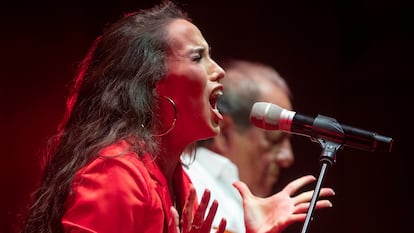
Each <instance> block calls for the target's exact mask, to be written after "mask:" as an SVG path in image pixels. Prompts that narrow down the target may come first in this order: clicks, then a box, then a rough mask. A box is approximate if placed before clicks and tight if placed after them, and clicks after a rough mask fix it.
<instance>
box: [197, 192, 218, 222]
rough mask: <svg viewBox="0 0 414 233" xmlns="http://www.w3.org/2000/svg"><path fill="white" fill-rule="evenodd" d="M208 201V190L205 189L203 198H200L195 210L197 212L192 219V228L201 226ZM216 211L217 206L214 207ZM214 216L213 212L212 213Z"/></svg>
mask: <svg viewBox="0 0 414 233" xmlns="http://www.w3.org/2000/svg"><path fill="white" fill-rule="evenodd" d="M209 201H210V190H208V189H206V190H205V191H204V193H203V197H202V198H201V202H200V204H199V206H198V208H197V211H196V213H195V215H194V219H193V222H192V224H191V225H192V226H198V227H201V225H202V224H203V220H204V216H205V213H206V210H207V207H208V203H209ZM216 204H217V203H216ZM216 210H217V206H216ZM214 214H215V212H214Z"/></svg>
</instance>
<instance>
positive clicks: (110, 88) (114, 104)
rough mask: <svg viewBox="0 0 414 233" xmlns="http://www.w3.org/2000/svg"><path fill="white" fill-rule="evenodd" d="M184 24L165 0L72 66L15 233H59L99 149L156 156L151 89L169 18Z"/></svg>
mask: <svg viewBox="0 0 414 233" xmlns="http://www.w3.org/2000/svg"><path fill="white" fill-rule="evenodd" d="M177 18H182V19H186V20H189V21H190V19H189V17H188V15H187V14H186V13H185V12H184V11H183V10H182V9H180V8H179V7H178V6H177V4H175V3H173V2H171V1H165V2H163V3H161V4H159V5H157V6H155V7H153V8H151V9H146V10H141V11H137V12H135V13H130V14H127V15H125V16H124V17H122V18H121V19H119V20H118V21H116V22H115V23H113V24H111V25H109V26H108V27H106V28H105V29H104V32H103V34H102V35H101V36H100V37H98V38H97V39H96V40H95V41H94V43H93V45H92V46H91V48H90V50H89V51H88V53H87V55H86V56H85V58H84V60H83V61H82V62H81V64H80V65H79V68H78V71H77V73H76V75H75V79H74V80H73V84H72V87H71V89H70V93H69V97H68V99H67V104H66V112H65V115H64V117H63V119H62V122H61V124H60V125H59V127H58V132H57V134H56V136H54V137H53V138H51V140H50V142H49V145H48V147H47V150H46V153H45V163H44V165H45V166H44V173H43V177H42V182H41V184H40V187H39V189H38V190H37V191H36V192H35V193H34V195H33V197H34V200H33V204H32V206H31V207H30V208H29V210H28V214H27V218H26V220H25V222H24V224H23V227H22V231H21V232H22V233H29V232H38V233H46V232H48V233H49V232H53V233H56V232H63V231H64V230H63V226H62V224H61V222H60V220H61V218H62V216H63V212H64V203H65V200H66V198H67V197H68V195H69V194H70V193H71V184H72V180H73V178H74V175H75V173H76V172H77V171H78V170H79V169H80V168H81V167H83V166H85V165H86V164H87V163H88V162H90V161H91V160H93V159H94V158H95V157H96V156H97V153H98V152H99V151H100V150H101V149H102V148H103V147H105V146H108V145H110V144H111V143H114V142H116V141H118V140H121V139H124V140H127V141H128V142H129V143H130V144H131V145H132V146H133V148H134V149H135V151H136V152H137V154H138V155H142V154H143V153H144V152H150V153H153V154H155V155H156V153H157V141H156V138H155V137H152V135H153V133H152V132H153V130H154V129H155V128H156V127H157V123H158V122H157V117H156V114H155V110H156V108H157V106H158V96H157V94H156V93H155V91H154V87H155V84H156V83H157V82H158V81H159V80H160V79H162V78H163V77H164V76H165V73H166V62H165V61H166V55H167V54H168V50H169V46H168V43H167V41H168V38H167V36H166V26H167V25H168V24H169V23H170V22H171V21H172V20H174V19H177Z"/></svg>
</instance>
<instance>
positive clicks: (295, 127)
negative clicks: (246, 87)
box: [250, 102, 393, 152]
mask: <svg viewBox="0 0 414 233" xmlns="http://www.w3.org/2000/svg"><path fill="white" fill-rule="evenodd" d="M250 122H251V123H252V124H253V125H255V126H257V127H259V128H262V129H267V130H282V131H286V132H290V133H293V134H298V135H302V136H307V137H310V138H311V139H325V140H330V141H331V142H336V143H339V144H341V145H342V146H348V147H352V148H356V149H361V150H367V151H371V152H373V151H384V152H391V149H392V144H393V139H392V138H390V137H386V136H382V135H379V134H377V133H375V132H370V131H367V130H363V129H358V128H355V127H352V126H347V125H343V124H340V123H338V122H337V121H336V119H334V118H331V117H327V116H323V115H318V116H317V117H316V118H313V117H309V116H304V115H301V114H298V113H296V112H293V111H289V110H287V109H284V108H281V107H279V106H278V105H275V104H272V103H267V102H256V103H255V104H254V105H253V107H252V110H251V112H250Z"/></svg>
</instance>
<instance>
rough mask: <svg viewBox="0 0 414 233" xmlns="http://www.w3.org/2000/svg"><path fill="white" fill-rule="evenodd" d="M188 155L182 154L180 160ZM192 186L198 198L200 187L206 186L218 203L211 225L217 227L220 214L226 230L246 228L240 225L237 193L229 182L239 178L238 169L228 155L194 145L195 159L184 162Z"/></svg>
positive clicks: (241, 230)
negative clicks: (224, 220) (195, 148)
mask: <svg viewBox="0 0 414 233" xmlns="http://www.w3.org/2000/svg"><path fill="white" fill-rule="evenodd" d="M189 160H190V159H189V158H188V155H185V156H183V161H184V162H187V161H189ZM184 169H185V171H186V172H187V173H188V175H189V176H190V179H191V181H192V182H193V185H194V187H195V189H196V192H197V196H198V199H199V201H200V200H201V197H202V196H203V193H204V190H205V189H206V188H208V189H209V190H210V193H211V197H210V204H211V201H212V200H217V201H218V203H219V205H218V209H217V213H216V216H215V218H214V221H213V228H215V227H218V225H219V223H220V220H221V218H222V217H224V218H226V220H227V224H226V230H227V231H231V232H234V233H244V232H246V230H245V226H244V217H243V206H242V199H241V196H240V193H239V192H238V191H237V189H236V188H235V187H233V185H232V183H233V182H234V181H237V180H239V173H238V169H237V167H236V165H235V164H233V163H232V162H231V161H230V160H229V159H228V158H226V157H224V156H222V155H219V154H216V153H214V152H212V151H210V150H208V149H206V148H204V147H198V148H197V152H196V155H195V160H194V162H193V163H191V164H190V165H189V167H186V166H184Z"/></svg>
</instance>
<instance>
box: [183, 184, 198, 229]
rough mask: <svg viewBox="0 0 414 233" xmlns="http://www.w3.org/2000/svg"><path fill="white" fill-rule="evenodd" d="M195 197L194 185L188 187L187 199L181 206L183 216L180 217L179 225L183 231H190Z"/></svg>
mask: <svg viewBox="0 0 414 233" xmlns="http://www.w3.org/2000/svg"><path fill="white" fill-rule="evenodd" d="M195 199H196V191H195V189H194V187H191V188H190V191H189V194H188V197H187V200H186V202H185V204H184V207H183V216H182V218H181V226H182V228H183V229H184V231H185V232H188V231H190V228H191V222H192V218H193V206H194V203H195Z"/></svg>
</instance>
